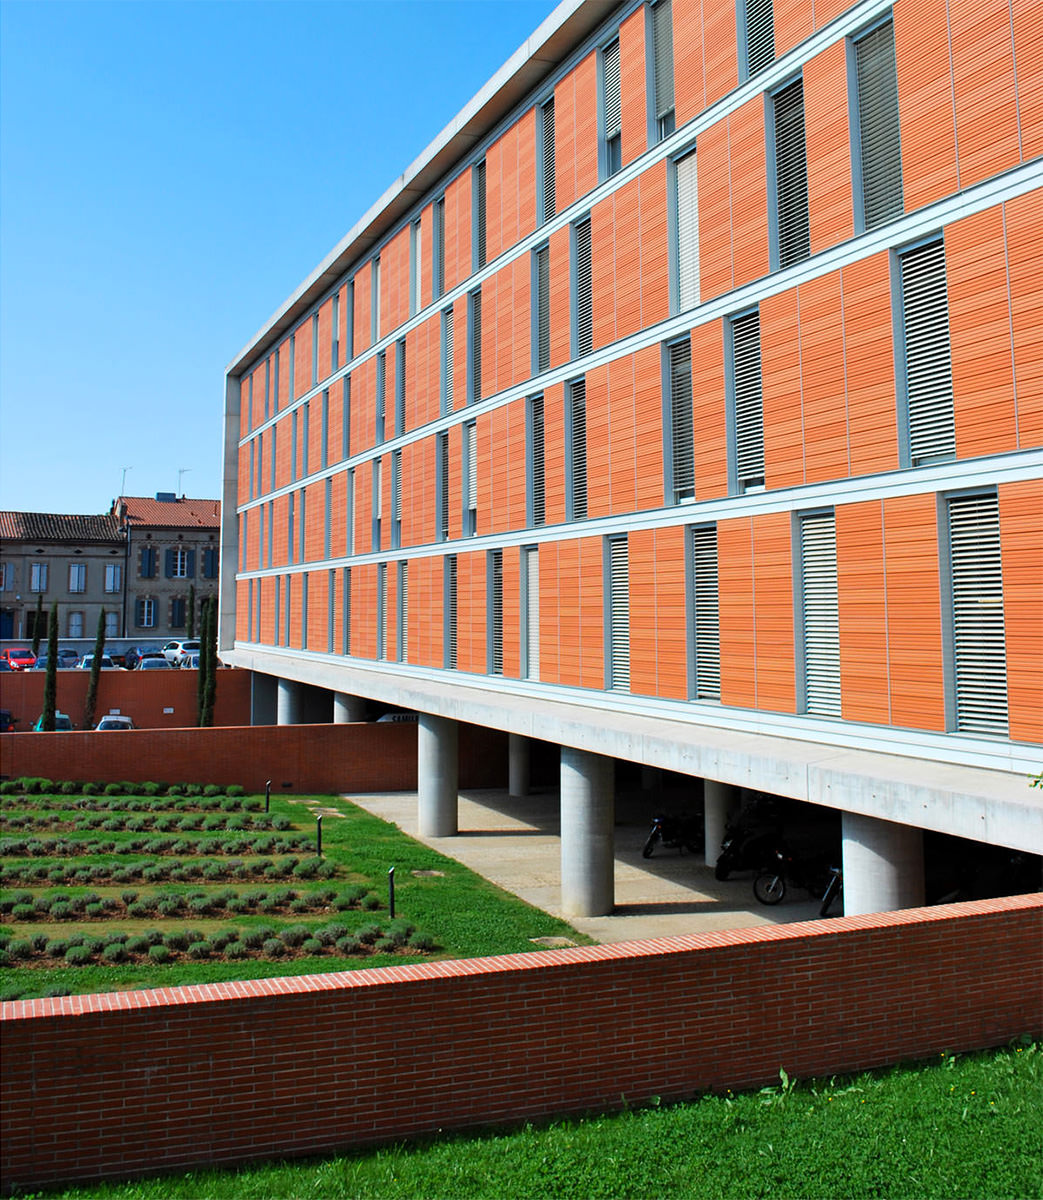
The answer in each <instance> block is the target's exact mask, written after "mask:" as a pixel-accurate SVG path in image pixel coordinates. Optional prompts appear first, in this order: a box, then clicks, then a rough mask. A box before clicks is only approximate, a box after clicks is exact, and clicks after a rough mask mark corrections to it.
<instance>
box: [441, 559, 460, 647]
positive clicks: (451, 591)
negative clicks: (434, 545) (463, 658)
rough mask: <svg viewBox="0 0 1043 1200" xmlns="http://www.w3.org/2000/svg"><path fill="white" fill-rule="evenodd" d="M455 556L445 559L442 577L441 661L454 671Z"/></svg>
mask: <svg viewBox="0 0 1043 1200" xmlns="http://www.w3.org/2000/svg"><path fill="white" fill-rule="evenodd" d="M456 573H457V572H456V555H455V554H450V555H449V556H448V558H446V559H445V567H444V574H443V576H442V592H443V604H442V608H443V612H444V614H445V618H444V620H445V624H444V627H443V661H444V662H445V665H446V667H447V668H448V669H449V670H451V671H455V670H456V598H457V587H456Z"/></svg>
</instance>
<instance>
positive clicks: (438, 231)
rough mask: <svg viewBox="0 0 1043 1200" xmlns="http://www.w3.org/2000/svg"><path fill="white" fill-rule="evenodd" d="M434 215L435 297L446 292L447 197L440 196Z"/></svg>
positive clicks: (432, 285)
mask: <svg viewBox="0 0 1043 1200" xmlns="http://www.w3.org/2000/svg"><path fill="white" fill-rule="evenodd" d="M432 214H433V216H434V229H433V231H432V234H431V240H432V242H433V246H432V254H433V257H434V262H433V263H432V279H431V287H432V290H433V292H434V299H436V300H437V299H438V297H439V296H441V295H443V294H444V292H445V197H444V196H440V197H439V198H438V199H437V200H436V201H435V203H434V208H433V210H432Z"/></svg>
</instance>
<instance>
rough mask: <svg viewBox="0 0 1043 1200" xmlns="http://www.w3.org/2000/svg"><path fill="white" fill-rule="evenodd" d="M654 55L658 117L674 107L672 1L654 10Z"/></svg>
mask: <svg viewBox="0 0 1043 1200" xmlns="http://www.w3.org/2000/svg"><path fill="white" fill-rule="evenodd" d="M652 53H653V61H654V67H655V107H656V117H659V118H661V117H663V116H665V115H666V114H667V113H669V112H670V111H671V110H672V109H673V107H674V18H673V12H672V9H671V4H670V0H658V3H657V4H655V5H654V6H653V8H652Z"/></svg>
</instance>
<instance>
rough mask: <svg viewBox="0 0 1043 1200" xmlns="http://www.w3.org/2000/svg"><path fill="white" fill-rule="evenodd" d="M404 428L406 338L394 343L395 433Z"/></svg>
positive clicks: (403, 430) (401, 431)
mask: <svg viewBox="0 0 1043 1200" xmlns="http://www.w3.org/2000/svg"><path fill="white" fill-rule="evenodd" d="M405 430H406V339H405V338H402V339H401V340H400V341H398V342H396V343H395V434H396V435H398V434H402V433H405Z"/></svg>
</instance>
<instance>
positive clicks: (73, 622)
mask: <svg viewBox="0 0 1043 1200" xmlns="http://www.w3.org/2000/svg"><path fill="white" fill-rule="evenodd" d="M68 630H69V633H68V636H69V637H71V638H81V637H83V613H81V612H71V613H69V624H68Z"/></svg>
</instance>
